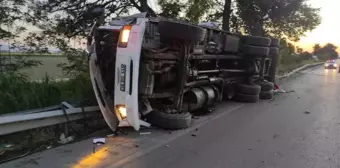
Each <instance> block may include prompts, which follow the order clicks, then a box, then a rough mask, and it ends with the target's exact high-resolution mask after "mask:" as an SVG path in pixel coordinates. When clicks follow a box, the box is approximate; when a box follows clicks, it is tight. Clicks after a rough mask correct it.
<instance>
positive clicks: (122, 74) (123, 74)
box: [120, 64, 126, 92]
mask: <svg viewBox="0 0 340 168" xmlns="http://www.w3.org/2000/svg"><path fill="white" fill-rule="evenodd" d="M125 79H126V65H125V64H121V65H120V91H122V92H125Z"/></svg>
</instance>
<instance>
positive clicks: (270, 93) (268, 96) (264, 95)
mask: <svg viewBox="0 0 340 168" xmlns="http://www.w3.org/2000/svg"><path fill="white" fill-rule="evenodd" d="M273 95H274V92H273V90H270V91H262V92H260V99H263V100H268V99H272V98H273Z"/></svg>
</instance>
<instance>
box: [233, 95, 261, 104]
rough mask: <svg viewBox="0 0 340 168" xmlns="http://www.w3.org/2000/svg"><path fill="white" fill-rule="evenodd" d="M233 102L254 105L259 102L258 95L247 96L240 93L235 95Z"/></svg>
mask: <svg viewBox="0 0 340 168" xmlns="http://www.w3.org/2000/svg"><path fill="white" fill-rule="evenodd" d="M234 100H236V101H239V102H245V103H256V102H258V100H259V95H247V94H242V93H236V94H235V97H234Z"/></svg>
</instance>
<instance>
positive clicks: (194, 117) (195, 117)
mask: <svg viewBox="0 0 340 168" xmlns="http://www.w3.org/2000/svg"><path fill="white" fill-rule="evenodd" d="M191 118H192V119H195V120H197V119H199V117H198V116H192V117H191Z"/></svg>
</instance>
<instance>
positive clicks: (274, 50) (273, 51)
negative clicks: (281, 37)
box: [269, 47, 280, 56]
mask: <svg viewBox="0 0 340 168" xmlns="http://www.w3.org/2000/svg"><path fill="white" fill-rule="evenodd" d="M279 52H280V51H279V48H277V47H270V48H269V56H276V55H279Z"/></svg>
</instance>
